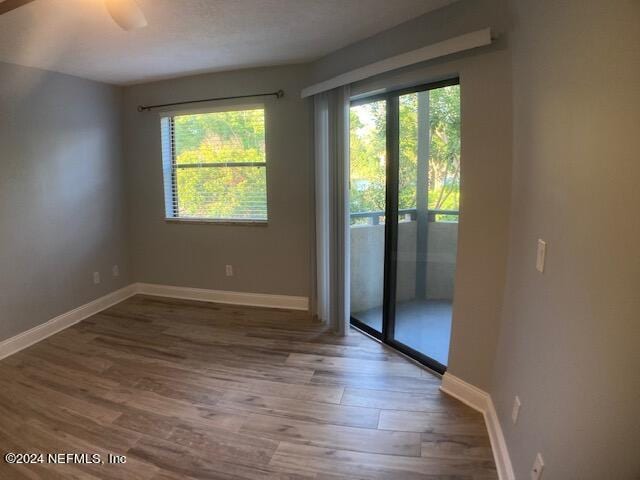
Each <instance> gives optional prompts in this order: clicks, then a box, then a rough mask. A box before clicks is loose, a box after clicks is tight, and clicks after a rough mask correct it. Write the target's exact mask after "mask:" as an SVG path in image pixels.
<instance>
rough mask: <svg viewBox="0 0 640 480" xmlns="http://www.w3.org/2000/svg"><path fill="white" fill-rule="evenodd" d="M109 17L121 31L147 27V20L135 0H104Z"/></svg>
mask: <svg viewBox="0 0 640 480" xmlns="http://www.w3.org/2000/svg"><path fill="white" fill-rule="evenodd" d="M104 4H105V6H106V7H107V11H108V12H109V15H111V17H112V18H113V20H114V21H115V22H116V23H117V24H118V25H119V26H120V28H122V29H123V30H127V31H128V30H135V29H136V28H142V27H146V26H147V19H146V18H145V16H144V13H143V12H142V10H141V9H140V7H139V6H138V4H137V3H136V1H135V0H104Z"/></svg>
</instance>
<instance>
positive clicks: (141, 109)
mask: <svg viewBox="0 0 640 480" xmlns="http://www.w3.org/2000/svg"><path fill="white" fill-rule="evenodd" d="M251 97H276V98H282V97H284V91H282V90H278V91H277V92H270V93H254V94H253V95H235V96H233V97H217V98H204V99H202V100H187V101H184V102H174V103H163V104H160V105H138V111H139V112H148V111H149V110H152V109H154V108H163V107H174V106H176V105H187V104H190V103H202V102H216V101H218V100H235V99H237V98H251Z"/></svg>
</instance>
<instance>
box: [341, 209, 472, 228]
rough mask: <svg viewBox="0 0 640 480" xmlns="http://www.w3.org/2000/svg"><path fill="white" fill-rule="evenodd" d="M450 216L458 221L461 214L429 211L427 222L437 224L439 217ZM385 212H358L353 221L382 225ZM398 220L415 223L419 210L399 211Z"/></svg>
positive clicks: (455, 211) (449, 211)
mask: <svg viewBox="0 0 640 480" xmlns="http://www.w3.org/2000/svg"><path fill="white" fill-rule="evenodd" d="M440 215H442V216H445V215H446V216H450V217H456V220H454V221H457V219H458V217H459V215H460V212H459V211H458V210H428V211H427V221H429V222H437V221H439V220H438V216H440ZM384 216H385V215H384V212H382V211H380V212H356V213H352V214H351V219H352V220H354V219H365V220H367V222H366V223H367V224H369V225H380V219H381V218H384ZM398 218H399V219H402V218H404V219H406V220H407V221H415V220H417V218H418V210H417V209H415V208H406V209H401V210H398Z"/></svg>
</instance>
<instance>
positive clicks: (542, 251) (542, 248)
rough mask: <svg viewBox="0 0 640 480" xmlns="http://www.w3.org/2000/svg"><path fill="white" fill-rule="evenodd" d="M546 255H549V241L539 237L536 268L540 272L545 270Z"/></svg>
mask: <svg viewBox="0 0 640 480" xmlns="http://www.w3.org/2000/svg"><path fill="white" fill-rule="evenodd" d="M546 256H547V242H545V241H544V240H542V239H541V238H539V239H538V253H537V256H536V270H538V271H539V272H540V273H542V272H544V261H545V257H546Z"/></svg>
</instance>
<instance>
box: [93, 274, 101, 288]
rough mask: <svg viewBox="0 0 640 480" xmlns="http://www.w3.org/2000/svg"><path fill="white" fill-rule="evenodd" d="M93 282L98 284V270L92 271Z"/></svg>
mask: <svg viewBox="0 0 640 480" xmlns="http://www.w3.org/2000/svg"><path fill="white" fill-rule="evenodd" d="M93 283H94V285H98V284H99V283H100V272H93Z"/></svg>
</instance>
